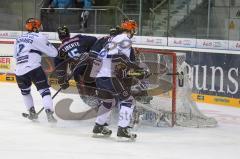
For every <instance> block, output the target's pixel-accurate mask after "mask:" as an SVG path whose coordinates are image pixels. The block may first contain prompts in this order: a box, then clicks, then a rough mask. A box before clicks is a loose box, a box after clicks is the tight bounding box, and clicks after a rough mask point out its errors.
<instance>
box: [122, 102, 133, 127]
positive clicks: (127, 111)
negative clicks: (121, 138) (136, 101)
mask: <svg viewBox="0 0 240 159" xmlns="http://www.w3.org/2000/svg"><path fill="white" fill-rule="evenodd" d="M133 108H134V106H133V105H132V103H121V104H120V111H119V118H118V126H120V127H127V126H129V124H130V122H131V118H132V113H133Z"/></svg>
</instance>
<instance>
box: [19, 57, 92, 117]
mask: <svg viewBox="0 0 240 159" xmlns="http://www.w3.org/2000/svg"><path fill="white" fill-rule="evenodd" d="M88 57H89V56H88V55H86V54H84V53H83V55H81V56H80V57H79V58H78V63H77V65H76V66H75V67H74V69H73V70H72V72H71V73H70V75H69V76H68V78H67V80H66V81H67V82H68V81H69V80H70V79H71V78H72V77H73V75H74V72H75V70H76V69H77V68H78V67H79V66H81V64H82V62H83V61H85V60H86V59H87V58H88ZM61 90H62V88H59V89H58V91H57V92H56V93H55V94H54V95H53V97H52V99H54V98H55V97H56V96H57V94H58V93H59V92H60V91H61ZM43 110H44V107H42V108H41V109H40V110H39V111H38V112H37V113H36V114H37V116H38V115H39V114H40V113H41V112H42V111H43ZM22 116H23V117H25V118H28V117H29V114H27V113H22Z"/></svg>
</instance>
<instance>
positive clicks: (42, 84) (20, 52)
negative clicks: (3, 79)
mask: <svg viewBox="0 0 240 159" xmlns="http://www.w3.org/2000/svg"><path fill="white" fill-rule="evenodd" d="M25 28H26V30H27V31H28V32H27V33H26V34H23V35H21V36H20V37H18V38H17V39H16V43H15V48H14V57H15V58H16V70H15V74H16V79H17V84H18V87H19V88H20V90H21V93H22V95H23V100H24V103H25V105H26V108H27V109H28V111H29V114H28V115H27V117H28V118H29V119H31V120H35V119H37V118H38V114H37V113H36V111H35V108H34V103H33V98H32V95H31V85H32V83H33V84H34V85H35V86H36V88H37V90H38V92H39V93H40V94H41V96H42V101H43V106H44V108H45V111H46V114H47V118H48V121H49V122H56V119H55V118H54V116H53V101H52V98H51V93H50V90H49V85H48V80H47V77H46V75H45V73H44V71H43V69H42V67H41V58H42V55H43V54H45V55H47V56H50V57H56V56H57V54H58V52H57V49H56V48H55V47H54V46H53V45H52V44H51V43H50V42H49V41H48V38H47V36H45V35H43V34H41V33H39V29H40V28H41V22H40V21H39V20H37V19H35V18H29V19H28V20H27V21H26V24H25Z"/></svg>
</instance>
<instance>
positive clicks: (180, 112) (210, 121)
mask: <svg viewBox="0 0 240 159" xmlns="http://www.w3.org/2000/svg"><path fill="white" fill-rule="evenodd" d="M140 52H141V56H140V61H141V62H144V63H146V64H147V65H148V67H149V69H150V70H151V73H152V75H151V76H150V78H149V79H146V80H147V82H148V89H149V91H148V96H152V98H148V99H151V100H148V101H146V100H144V99H146V97H143V98H142V99H139V100H138V101H137V104H136V105H137V108H138V109H139V110H140V112H142V113H141V114H142V115H141V117H142V118H143V119H144V120H151V121H152V122H154V124H156V125H162V124H165V125H166V124H167V125H169V126H173V125H177V126H184V127H215V126H216V125H217V121H216V120H215V119H214V118H210V117H207V116H205V115H204V114H203V113H202V112H201V111H200V110H199V109H198V108H197V105H196V103H195V102H194V101H193V100H192V97H191V95H192V89H191V87H190V79H189V75H188V69H187V67H186V66H187V63H186V54H185V53H175V52H168V51H158V50H145V49H142V50H140ZM145 83H146V81H145Z"/></svg>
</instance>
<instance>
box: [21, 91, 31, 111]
mask: <svg viewBox="0 0 240 159" xmlns="http://www.w3.org/2000/svg"><path fill="white" fill-rule="evenodd" d="M21 93H22V96H23V101H24V104H25V106H26V108H27V110H29V109H30V108H31V107H33V106H34V103H33V97H32V95H31V87H29V88H26V89H21Z"/></svg>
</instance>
